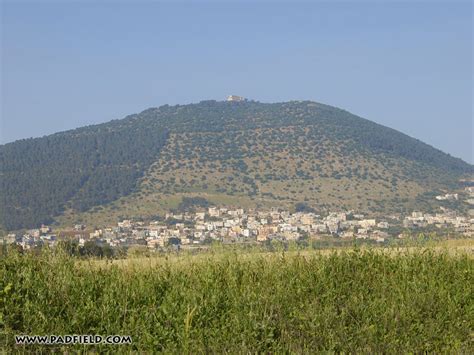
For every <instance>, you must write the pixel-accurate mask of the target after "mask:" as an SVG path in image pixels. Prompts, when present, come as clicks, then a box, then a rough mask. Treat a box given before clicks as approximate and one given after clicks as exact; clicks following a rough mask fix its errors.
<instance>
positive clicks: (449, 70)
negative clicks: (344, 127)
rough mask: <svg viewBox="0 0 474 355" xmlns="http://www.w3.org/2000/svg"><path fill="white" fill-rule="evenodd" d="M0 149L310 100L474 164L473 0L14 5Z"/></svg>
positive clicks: (5, 51)
mask: <svg viewBox="0 0 474 355" xmlns="http://www.w3.org/2000/svg"><path fill="white" fill-rule="evenodd" d="M1 10H2V21H1V23H2V26H1V31H2V33H1V34H2V50H1V122H0V143H7V142H11V141H13V140H16V139H20V138H26V137H37V136H42V135H45V134H50V133H54V132H57V131H62V130H66V129H70V128H75V127H79V126H83V125H88V124H93V123H99V122H105V121H109V120H111V119H116V118H122V117H124V116H126V115H128V114H131V113H136V112H140V111H142V110H144V109H146V108H148V107H156V106H160V105H163V104H178V103H179V104H185V103H190V102H198V101H201V100H204V99H216V100H221V99H224V98H225V96H226V95H228V94H237V95H242V96H245V97H248V98H251V99H255V100H258V101H262V102H278V101H288V100H299V99H308V100H314V101H318V102H323V103H326V104H330V105H334V106H338V107H341V108H344V109H346V110H348V111H351V112H353V113H355V114H358V115H360V116H362V117H365V118H367V119H370V120H372V121H375V122H378V123H381V124H383V125H386V126H389V127H392V128H395V129H398V130H400V131H402V132H404V133H407V134H409V135H410V136H413V137H416V138H418V139H421V140H422V141H424V142H426V143H429V144H431V145H433V146H435V147H437V148H440V149H442V150H443V151H445V152H448V153H450V154H452V155H454V156H457V157H461V158H463V159H464V160H466V161H469V162H471V163H473V162H474V159H473V154H474V152H473V151H474V148H473V139H472V137H473V123H472V121H473V91H472V81H473V76H472V59H473V58H472V29H473V27H472V26H473V22H472V4H471V2H469V1H468V2H453V1H449V2H448V1H446V2H427V1H425V2H407V1H399V2H382V1H372V2H360V1H355V0H353V1H350V2H332V3H330V2H311V3H310V2H298V3H295V2H291V3H290V2H280V3H276V2H270V1H265V2H257V3H250V2H229V1H225V2H220V3H219V2H204V1H199V2H193V3H189V2H178V3H171V2H151V1H148V2H135V3H133V4H132V3H131V2H127V1H122V2H113V1H101V2H100V3H97V2H95V3H94V2H87V1H76V2H70V3H66V2H42V1H36V2H23V1H20V2H18V1H16V2H13V1H3V2H2V8H1Z"/></svg>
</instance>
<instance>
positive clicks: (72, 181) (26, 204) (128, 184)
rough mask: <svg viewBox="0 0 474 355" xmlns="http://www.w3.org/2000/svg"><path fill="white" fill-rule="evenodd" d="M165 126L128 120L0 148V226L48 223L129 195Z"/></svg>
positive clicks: (160, 140)
mask: <svg viewBox="0 0 474 355" xmlns="http://www.w3.org/2000/svg"><path fill="white" fill-rule="evenodd" d="M166 136H167V131H166V130H164V129H148V127H146V126H143V125H139V124H134V123H132V122H130V121H129V120H127V121H125V122H123V123H120V122H111V123H110V124H105V125H99V126H92V127H86V128H82V129H78V130H74V131H70V132H65V133H59V134H54V135H51V136H47V137H43V138H36V139H27V140H21V141H17V142H14V143H11V144H6V145H3V146H1V147H0V167H1V180H0V201H1V203H0V225H3V226H4V227H5V228H6V229H8V230H14V229H19V228H24V227H34V226H37V225H39V224H41V223H51V222H52V221H53V218H54V216H56V215H58V214H59V213H61V212H62V211H64V209H65V208H73V209H75V210H77V211H85V210H87V209H89V208H91V207H93V206H97V205H100V204H103V203H107V202H110V201H113V200H115V199H117V198H119V197H120V196H123V195H126V194H129V193H130V192H132V191H133V190H134V188H135V187H136V183H137V179H138V178H139V177H141V176H142V175H143V171H144V169H145V168H146V167H147V166H149V165H150V164H151V163H152V162H153V160H154V159H155V158H156V156H157V154H158V153H159V151H160V149H161V147H162V146H163V145H164V143H165V141H166Z"/></svg>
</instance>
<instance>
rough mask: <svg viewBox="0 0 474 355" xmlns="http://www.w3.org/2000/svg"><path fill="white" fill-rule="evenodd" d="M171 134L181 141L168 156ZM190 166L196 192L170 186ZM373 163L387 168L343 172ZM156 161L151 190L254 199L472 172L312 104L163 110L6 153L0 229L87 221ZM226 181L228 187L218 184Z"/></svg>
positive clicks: (1, 154)
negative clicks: (70, 216) (267, 188)
mask: <svg viewBox="0 0 474 355" xmlns="http://www.w3.org/2000/svg"><path fill="white" fill-rule="evenodd" d="M171 134H173V135H177V136H179V138H178V141H177V142H176V144H175V145H174V146H173V147H170V150H169V151H167V152H166V154H165V153H164V152H163V151H164V149H162V148H163V146H164V145H165V143H166V142H169V139H168V137H170V135H171ZM257 148H258V150H256V149H257ZM276 153H279V154H280V155H279V154H276ZM191 158H192V159H193V161H192V164H191V163H190V164H191V165H190V166H186V167H188V168H190V169H208V170H203V171H204V174H202V175H201V176H199V177H198V176H193V180H192V181H193V183H191V182H190V181H187V180H185V179H184V176H174V175H173V176H172V177H170V178H169V179H168V180H166V181H165V180H164V179H163V176H164V175H165V174H166V173H169V172H173V171H174V170H173V169H178V168H183V167H184V166H185V163H184V160H186V159H191ZM285 158H288V160H286V159H285ZM343 158H344V159H343ZM369 158H370V159H371V161H373V162H377V163H378V164H379V165H380V166H383V168H381V167H380V166H379V167H378V168H377V169H378V171H372V169H369V168H368V167H367V166H364V167H362V166H361V167H359V166H354V167H351V166H344V165H350V164H344V162H347V161H351V162H353V161H355V162H358V161H359V160H363V159H369ZM281 159H285V161H287V162H288V166H285V168H284V169H283V170H276V166H275V165H274V163H275V162H278V161H280V160H281ZM158 160H159V161H160V162H161V164H159V165H158V166H155V165H153V169H155V170H154V171H155V172H156V175H155V176H154V177H153V180H152V181H153V182H154V183H155V184H157V185H158V187H157V188H158V189H160V190H159V191H160V192H162V193H166V194H170V193H174V192H179V191H186V190H190V189H196V190H198V189H200V190H201V191H205V192H209V191H219V192H221V193H223V194H229V195H231V194H234V195H235V194H241V195H249V196H252V197H253V196H255V195H257V194H258V193H259V189H260V185H263V184H266V183H267V182H271V181H288V182H289V183H291V184H294V183H295V182H296V181H303V180H308V181H311V180H315V179H318V178H323V179H332V180H337V181H338V182H341V181H342V180H343V179H345V178H350V179H351V180H353V181H359V180H367V181H369V180H370V181H375V180H382V179H385V178H386V177H383V176H382V174H381V173H380V172H381V171H389V173H390V174H392V175H394V174H395V173H396V174H397V175H398V176H397V179H393V178H392V176H389V177H388V178H386V183H387V186H388V189H390V188H391V186H390V185H389V184H390V183H391V185H392V186H393V187H394V188H396V187H397V186H398V183H399V182H403V180H405V181H406V180H410V181H417V182H418V183H419V184H420V185H423V186H427V185H429V184H430V183H429V181H430V182H434V183H436V184H438V185H437V187H439V185H442V186H447V184H451V183H453V182H454V181H456V180H457V179H458V178H459V177H460V176H461V175H462V174H464V173H470V172H473V166H472V165H469V164H467V163H465V162H463V161H462V160H460V159H457V158H453V157H451V156H449V155H448V154H445V153H443V152H441V151H439V150H437V149H434V148H433V147H431V146H429V145H427V144H424V143H422V142H420V141H418V140H416V139H413V138H411V137H409V136H407V135H404V134H402V133H400V132H397V131H395V130H393V129H390V128H387V127H384V126H381V125H378V124H375V123H373V122H370V121H368V120H365V119H362V118H360V117H357V116H355V115H352V114H350V113H348V112H347V111H344V110H341V109H338V108H335V107H330V106H326V105H322V104H318V103H314V102H309V101H303V102H287V103H275V104H264V103H258V102H253V101H247V102H242V103H228V102H216V101H203V102H201V103H199V104H191V105H184V106H180V105H176V106H168V105H165V106H162V107H159V108H152V109H148V110H145V111H143V112H142V113H140V114H137V115H132V116H129V117H127V118H125V119H123V120H115V121H111V122H109V123H105V124H101V125H95V126H89V127H84V128H80V129H76V130H72V131H67V132H62V133H57V134H54V135H50V136H46V137H42V138H36V139H27V140H21V141H17V142H14V143H10V144H6V145H2V146H0V176H1V179H0V225H1V226H3V228H5V229H6V230H12V229H19V228H25V227H34V226H37V225H38V224H41V223H51V222H53V221H54V218H55V217H56V216H58V215H60V214H61V213H62V212H63V211H65V210H66V209H68V208H72V209H73V210H74V211H77V212H81V211H87V210H91V209H92V208H93V207H95V206H100V205H103V204H106V203H109V202H112V201H114V200H117V199H118V198H120V197H123V196H126V195H129V194H131V193H132V192H134V191H137V187H139V182H140V178H141V177H143V176H144V175H145V173H146V172H147V171H148V170H149V168H150V167H151V166H152V164H153V163H154V162H156V161H158ZM291 160H295V163H294V165H295V166H294V167H293V166H291V165H292V164H291ZM260 162H261V163H262V164H263V167H261V165H259V164H257V163H260ZM336 163H338V164H339V165H340V166H341V168H337V167H336ZM374 169H375V168H374ZM387 169H388V170H387ZM225 171H229V172H230V174H231V175H232V176H231V177H232V179H233V180H232V182H231V183H226V180H227V181H229V180H228V179H229V176H227V175H222V174H224V173H223V172H225ZM221 176H222V177H223V178H222V179H221V183H215V182H212V181H210V180H212V178H216V177H217V178H219V177H221ZM257 176H258V177H257ZM428 180H429V181H428ZM143 191H146V190H141V192H143ZM292 191H296V190H294V189H293V190H292ZM301 191H302V190H301ZM271 193H274V194H275V196H276V198H278V199H281V200H284V199H285V198H286V199H289V198H288V197H284V196H282V195H278V194H276V193H275V191H272V192H271Z"/></svg>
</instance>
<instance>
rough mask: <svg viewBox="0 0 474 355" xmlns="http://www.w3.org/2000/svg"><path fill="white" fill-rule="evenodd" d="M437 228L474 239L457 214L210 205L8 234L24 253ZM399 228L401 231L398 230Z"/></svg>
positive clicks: (375, 237) (380, 238) (378, 237)
mask: <svg viewBox="0 0 474 355" xmlns="http://www.w3.org/2000/svg"><path fill="white" fill-rule="evenodd" d="M428 225H434V226H436V227H438V228H454V230H455V231H456V232H459V233H462V234H464V235H466V236H473V235H474V218H471V219H469V218H468V217H465V216H460V215H458V213H456V212H454V211H450V210H447V209H442V210H441V213H437V214H435V215H431V214H424V213H422V212H413V213H412V214H411V215H410V216H406V217H405V218H403V219H402V218H401V217H399V216H389V217H387V218H385V219H380V218H367V217H366V216H364V215H362V214H357V213H355V212H353V211H351V212H330V213H329V214H328V215H326V216H324V217H323V216H321V215H318V214H315V213H310V212H295V213H290V212H289V211H281V210H277V209H274V210H269V211H258V210H248V211H246V210H244V209H241V208H240V209H227V208H218V207H210V208H208V209H206V210H202V211H199V212H192V213H191V212H184V213H167V214H166V215H165V216H164V219H163V220H160V221H150V222H146V223H145V222H142V221H132V220H123V221H121V222H119V223H118V224H117V225H116V226H114V227H107V228H100V229H94V230H88V229H87V228H86V226H84V225H76V226H74V229H73V230H71V231H66V232H64V231H62V232H61V234H59V237H58V235H57V234H55V233H53V232H52V230H51V228H50V227H48V226H42V227H41V228H39V229H34V230H30V231H26V232H25V233H24V234H22V235H18V234H9V235H8V236H7V237H6V238H4V242H6V243H17V244H19V245H21V246H22V247H23V248H24V249H29V248H31V247H33V246H39V245H44V244H48V245H52V246H54V245H55V243H56V242H57V240H58V238H59V239H62V238H68V239H75V240H77V241H78V243H79V245H82V246H83V245H84V244H85V243H87V242H90V241H93V242H95V243H98V244H101V245H106V244H107V245H109V246H111V247H125V248H127V247H131V246H139V245H140V246H145V247H147V248H150V249H159V248H164V247H168V246H179V247H183V248H188V247H189V248H191V247H193V246H199V245H203V244H206V243H210V242H212V241H219V242H222V243H264V242H267V241H272V240H278V241H283V242H286V241H298V240H301V239H305V238H312V239H318V238H322V237H323V236H333V237H337V238H345V239H354V238H355V239H367V240H372V241H375V242H379V243H382V242H385V241H386V240H387V238H389V237H395V238H396V237H400V238H402V237H403V234H400V233H399V232H397V233H395V234H394V232H393V231H394V230H397V228H394V229H391V227H396V226H399V227H402V228H424V227H427V226H428ZM398 230H400V229H398Z"/></svg>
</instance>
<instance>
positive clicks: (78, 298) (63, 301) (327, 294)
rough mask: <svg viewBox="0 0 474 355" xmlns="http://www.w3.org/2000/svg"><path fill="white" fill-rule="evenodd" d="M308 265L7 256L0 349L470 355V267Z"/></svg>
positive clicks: (388, 262) (425, 262) (1, 262)
mask: <svg viewBox="0 0 474 355" xmlns="http://www.w3.org/2000/svg"><path fill="white" fill-rule="evenodd" d="M318 255H319V254H313V255H306V256H305V257H303V256H300V255H298V254H296V253H293V254H286V253H283V254H281V253H278V254H274V255H273V256H272V257H269V256H268V255H267V256H266V257H265V256H260V255H259V254H256V255H247V257H242V255H241V254H233V253H230V254H226V255H220V256H215V257H212V258H207V259H196V260H195V259H193V258H192V257H188V258H190V259H187V261H186V262H184V261H183V260H181V261H182V263H181V264H180V263H176V262H173V261H170V262H167V261H163V262H162V263H160V264H159V266H156V267H151V266H146V265H145V266H143V267H141V268H136V267H134V268H130V269H124V270H122V269H119V268H118V267H117V266H111V265H103V266H102V267H98V266H97V264H96V263H95V262H94V261H93V260H92V261H90V262H89V263H87V262H85V263H86V264H84V262H82V264H81V265H78V264H77V260H75V259H73V258H70V257H68V256H67V255H66V254H61V253H56V254H51V253H50V252H46V253H45V254H42V255H39V256H34V255H31V254H29V253H27V254H23V255H20V254H17V253H11V254H9V255H8V256H7V257H4V258H2V259H0V320H1V322H2V323H1V327H2V334H3V335H2V336H3V339H1V346H2V347H3V351H5V352H11V351H16V350H18V347H17V346H16V345H14V338H13V336H14V335H15V334H101V335H110V334H123V335H131V336H132V340H133V344H132V345H127V346H122V347H120V346H117V347H114V348H113V351H114V352H126V353H129V352H130V351H132V352H157V351H158V352H167V353H169V352H171V353H223V352H230V353H242V352H244V353H319V352H324V351H329V352H344V353H354V352H368V353H407V352H408V353H419V352H434V353H443V352H455V353H472V351H474V349H473V347H472V343H471V342H470V341H471V340H470V339H471V336H472V335H471V332H472V329H473V326H474V321H473V320H474V304H473V299H472V294H473V292H474V290H473V285H474V279H473V275H474V273H473V260H472V258H469V257H468V256H460V255H458V256H449V255H447V254H443V253H441V254H440V253H435V252H430V251H425V252H416V253H408V254H399V255H390V254H384V253H382V252H377V251H363V252H362V251H360V250H355V251H350V252H341V253H338V254H331V255H329V256H321V255H319V256H318ZM148 260H150V259H148ZM71 348H73V349H75V350H80V349H82V350H87V351H97V352H103V351H109V350H111V348H110V345H106V346H104V345H96V346H88V347H87V348H84V347H83V346H71ZM66 349H67V348H66V347H61V348H56V349H55V348H54V347H51V346H40V345H37V346H29V347H25V348H24V350H25V351H37V352H41V351H48V352H49V351H52V350H56V351H60V352H64V351H66ZM71 350H72V349H71Z"/></svg>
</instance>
